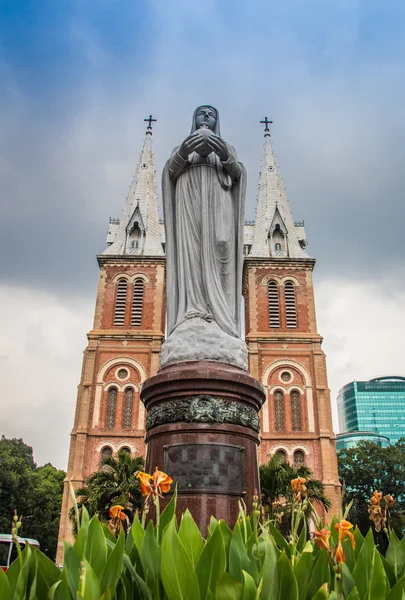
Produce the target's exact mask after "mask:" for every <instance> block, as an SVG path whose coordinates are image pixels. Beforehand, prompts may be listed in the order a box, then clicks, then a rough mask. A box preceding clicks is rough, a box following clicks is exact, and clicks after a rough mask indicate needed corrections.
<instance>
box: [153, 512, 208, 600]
mask: <svg viewBox="0 0 405 600" xmlns="http://www.w3.org/2000/svg"><path fill="white" fill-rule="evenodd" d="M162 582H163V587H164V590H165V592H166V594H167V597H168V600H199V599H200V598H201V596H200V588H199V585H198V580H197V576H196V574H195V571H194V569H193V565H192V563H191V560H190V558H189V556H188V554H187V552H186V549H185V548H184V546H183V544H182V543H181V541H180V540H179V537H178V533H177V531H176V517H175V515H173V518H172V520H171V522H170V523H169V525H168V527H167V529H166V534H165V536H164V538H163V544H162Z"/></svg>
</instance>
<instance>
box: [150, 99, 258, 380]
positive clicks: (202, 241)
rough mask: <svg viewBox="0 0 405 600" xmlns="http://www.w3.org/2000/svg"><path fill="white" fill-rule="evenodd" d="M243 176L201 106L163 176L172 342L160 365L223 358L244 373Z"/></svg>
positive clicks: (214, 119) (209, 111)
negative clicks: (242, 323)
mask: <svg viewBox="0 0 405 600" xmlns="http://www.w3.org/2000/svg"><path fill="white" fill-rule="evenodd" d="M245 189H246V171H245V168H244V166H243V165H242V163H240V162H238V159H237V156H236V152H235V150H234V148H233V147H232V146H230V145H229V144H228V143H226V142H225V141H224V140H223V139H222V138H221V133H220V126H219V115H218V111H217V110H216V109H215V108H213V107H212V106H200V107H199V108H197V109H196V110H195V112H194V115H193V124H192V128H191V134H190V135H189V136H188V137H187V138H186V139H185V140H184V141H183V143H182V144H181V145H180V146H178V147H176V148H175V149H174V150H173V152H172V155H171V157H170V158H169V160H168V161H167V163H166V166H165V169H164V172H163V187H162V193H163V206H164V218H165V229H166V261H167V262H166V264H167V272H166V296H167V340H166V342H165V344H164V345H163V347H162V352H161V366H162V367H163V366H166V365H168V364H173V363H175V362H179V361H183V360H203V359H208V360H220V361H222V362H228V363H229V362H230V363H232V364H237V365H238V366H242V367H243V368H246V366H247V363H246V360H247V351H246V344H245V342H243V341H242V340H241V339H240V309H241V307H240V301H241V294H242V267H243V237H242V236H243V220H244V201H245Z"/></svg>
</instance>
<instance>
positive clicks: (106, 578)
mask: <svg viewBox="0 0 405 600" xmlns="http://www.w3.org/2000/svg"><path fill="white" fill-rule="evenodd" d="M124 545H125V535H124V531H123V529H121V531H120V533H119V536H118V539H117V543H116V544H115V547H114V550H113V551H112V552H111V554H110V556H109V557H108V559H107V563H106V565H105V567H104V570H103V574H102V576H101V581H100V588H101V592H104V593H105V594H106V598H108V593H110V594H111V596H113V595H114V592H115V588H116V586H117V583H118V580H119V578H120V575H121V571H122V564H123V554H124ZM109 590H110V591H109Z"/></svg>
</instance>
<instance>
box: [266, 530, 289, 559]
mask: <svg viewBox="0 0 405 600" xmlns="http://www.w3.org/2000/svg"><path fill="white" fill-rule="evenodd" d="M269 531H270V533H271V535H272V536H273V537H274V540H275V542H276V544H277V546H278V547H279V548H280V550H284V551H285V553H286V554H287V556H288V558H291V549H290V546H289V545H288V542H287V541H286V539H285V538H284V536H283V535H282V534H281V533H280V532H279V530H278V529H276V528H275V527H274V525H272V524H271V523H270V524H269Z"/></svg>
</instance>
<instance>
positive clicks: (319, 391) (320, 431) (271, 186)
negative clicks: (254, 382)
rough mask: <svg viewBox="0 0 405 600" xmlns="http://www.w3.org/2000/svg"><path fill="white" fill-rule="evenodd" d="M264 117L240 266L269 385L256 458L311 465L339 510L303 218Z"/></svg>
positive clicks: (259, 371) (257, 364) (254, 362)
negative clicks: (295, 213) (294, 209)
mask: <svg viewBox="0 0 405 600" xmlns="http://www.w3.org/2000/svg"><path fill="white" fill-rule="evenodd" d="M264 123H265V134H264V144H263V156H262V163H261V171H260V183H259V192H258V197H257V205H256V221H255V224H254V230H253V236H252V239H251V240H249V242H250V243H249V245H245V253H247V256H245V270H244V296H245V324H246V342H247V344H248V348H249V371H250V373H251V375H252V376H253V377H256V378H257V379H258V380H259V381H260V382H261V383H262V384H263V385H264V386H265V387H266V388H267V400H266V402H265V404H264V406H263V409H262V411H261V443H260V447H259V459H260V463H265V462H267V461H268V460H269V459H270V456H271V455H273V454H275V453H280V454H282V456H283V457H284V458H285V459H286V460H288V461H289V462H290V463H291V464H295V465H296V466H298V465H301V464H306V465H308V467H309V468H310V469H311V470H312V471H313V473H314V476H315V477H316V478H317V479H320V480H322V481H323V483H324V486H325V491H326V493H327V495H328V496H329V498H330V499H331V501H332V505H333V506H332V511H331V512H332V513H333V512H335V513H337V511H338V510H340V484H339V479H338V471H337V458H336V446H335V435H334V433H333V426H332V413H331V405H330V391H329V388H328V382H327V373H326V361H325V355H324V353H323V351H322V347H321V344H322V337H321V336H320V335H319V333H318V331H317V325H316V312H315V301H314V291H313V283H312V271H313V268H314V265H315V259H314V258H312V257H311V256H310V255H309V254H308V252H307V244H306V236H305V230H304V222H303V221H301V222H294V221H293V218H292V214H291V210H290V206H289V202H288V198H287V195H286V191H285V188H284V185H283V182H282V179H281V176H280V171H279V167H278V164H277V161H276V158H275V155H274V152H273V148H272V143H271V138H270V132H269V127H268V125H269V123H270V121H268V120H267V117H266V119H265V121H264ZM251 228H252V227H251V226H250V229H251ZM245 239H247V238H246V236H245ZM245 244H246V242H245Z"/></svg>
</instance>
